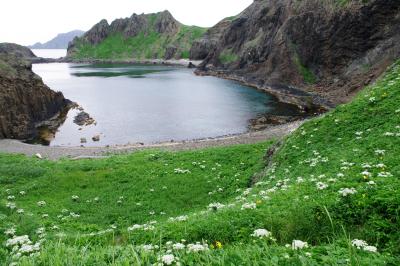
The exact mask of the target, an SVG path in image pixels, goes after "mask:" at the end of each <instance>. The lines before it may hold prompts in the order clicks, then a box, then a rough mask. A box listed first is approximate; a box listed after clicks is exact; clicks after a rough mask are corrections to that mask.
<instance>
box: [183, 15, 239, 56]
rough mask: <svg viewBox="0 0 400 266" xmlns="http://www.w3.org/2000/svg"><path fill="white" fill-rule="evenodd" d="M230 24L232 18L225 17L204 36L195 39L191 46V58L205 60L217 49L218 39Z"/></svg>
mask: <svg viewBox="0 0 400 266" xmlns="http://www.w3.org/2000/svg"><path fill="white" fill-rule="evenodd" d="M230 24H231V21H230V20H228V19H224V20H222V21H221V22H219V23H218V24H217V25H215V26H214V27H212V28H210V29H208V30H207V32H206V33H205V34H204V36H203V37H201V38H200V39H198V40H195V41H194V42H193V45H192V47H191V48H190V59H192V60H204V59H205V58H207V56H208V55H209V54H210V53H212V52H213V50H215V49H216V45H217V43H218V40H219V39H220V38H221V36H222V34H223V33H224V31H225V30H226V29H227V28H228V27H229V25H230Z"/></svg>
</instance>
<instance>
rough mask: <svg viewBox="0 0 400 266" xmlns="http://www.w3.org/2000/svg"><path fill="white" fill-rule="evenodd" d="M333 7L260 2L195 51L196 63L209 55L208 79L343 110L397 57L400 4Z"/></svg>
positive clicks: (385, 1) (384, 0)
mask: <svg viewBox="0 0 400 266" xmlns="http://www.w3.org/2000/svg"><path fill="white" fill-rule="evenodd" d="M328 2H332V1H317V0H303V1H296V0H256V1H254V3H253V4H252V5H251V6H250V7H248V8H247V9H246V10H245V11H243V12H242V13H241V14H240V15H238V16H237V17H236V18H235V19H233V20H232V21H231V22H230V23H229V25H227V26H226V27H225V28H224V29H223V32H222V33H221V34H220V37H219V38H218V40H217V41H216V44H215V41H214V40H212V39H211V38H203V40H201V43H198V44H196V45H194V47H193V48H192V51H193V57H198V58H201V57H203V56H204V55H205V54H207V56H206V58H205V60H204V62H203V64H202V65H201V70H202V72H203V73H207V72H208V73H214V74H216V73H223V74H224V75H227V76H231V77H233V76H235V77H237V78H239V79H241V78H243V79H245V80H247V81H248V80H250V81H251V82H252V83H257V84H262V86H265V87H273V86H275V87H279V86H276V85H282V84H284V85H287V86H294V87H296V88H300V89H301V90H303V91H306V92H311V93H315V94H317V95H320V96H322V97H324V98H325V99H328V100H329V101H330V102H331V103H333V104H337V103H341V102H346V101H347V100H349V99H350V98H351V96H352V95H353V94H354V93H355V92H357V91H358V90H359V89H361V88H362V87H364V86H365V84H368V83H369V82H371V81H373V80H374V79H375V78H376V77H378V76H379V75H380V74H381V73H382V72H383V71H384V70H385V69H386V68H387V66H389V65H390V64H392V63H393V61H394V60H396V59H397V58H399V57H400V28H399V25H400V1H398V0H371V1H368V2H367V3H362V2H363V1H352V2H351V4H350V5H349V6H346V7H341V6H337V5H336V6H335V5H333V4H329V3H328ZM333 2H334V1H333ZM218 27H220V26H218ZM203 47H207V48H204V49H203ZM208 47H212V48H211V50H210V51H209V52H208V53H207V52H206V50H207V49H208ZM278 93H279V92H278Z"/></svg>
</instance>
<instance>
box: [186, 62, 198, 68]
mask: <svg viewBox="0 0 400 266" xmlns="http://www.w3.org/2000/svg"><path fill="white" fill-rule="evenodd" d="M188 68H196V66H195V65H194V64H193V63H192V62H189V64H188Z"/></svg>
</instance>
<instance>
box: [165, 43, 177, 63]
mask: <svg viewBox="0 0 400 266" xmlns="http://www.w3.org/2000/svg"><path fill="white" fill-rule="evenodd" d="M177 50H178V48H177V47H176V46H174V45H169V46H168V47H167V49H166V50H165V56H164V59H165V60H169V59H172V58H173V57H174V56H175V54H176V51H177Z"/></svg>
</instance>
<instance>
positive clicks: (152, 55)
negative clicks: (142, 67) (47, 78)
mask: <svg viewBox="0 0 400 266" xmlns="http://www.w3.org/2000/svg"><path fill="white" fill-rule="evenodd" d="M204 32H205V29H203V28H200V27H195V26H186V25H183V24H181V23H179V22H178V21H177V20H176V19H175V18H174V17H173V16H172V15H171V13H170V12H168V11H164V12H160V13H155V14H142V15H137V14H133V15H132V16H131V17H129V18H123V19H116V20H114V21H113V22H112V23H111V24H108V22H107V20H101V21H100V22H99V23H97V24H96V25H94V26H93V27H92V28H91V29H90V30H89V31H88V32H86V33H85V34H84V35H83V36H82V37H81V38H75V39H74V40H73V41H72V42H71V43H70V44H69V46H68V55H67V56H68V58H72V59H114V60H117V59H172V58H174V59H180V58H186V57H189V50H190V47H191V46H192V43H193V41H194V40H196V39H197V38H199V37H200V36H202V35H203V33H204Z"/></svg>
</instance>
